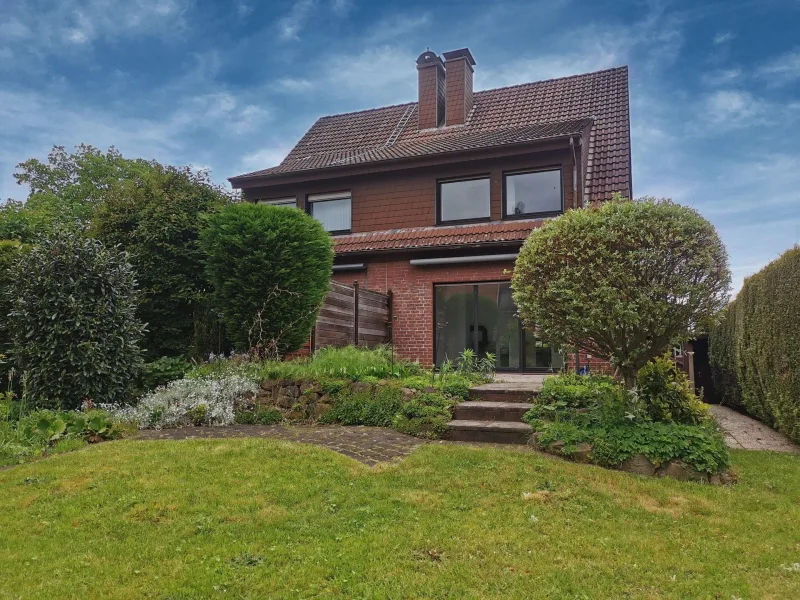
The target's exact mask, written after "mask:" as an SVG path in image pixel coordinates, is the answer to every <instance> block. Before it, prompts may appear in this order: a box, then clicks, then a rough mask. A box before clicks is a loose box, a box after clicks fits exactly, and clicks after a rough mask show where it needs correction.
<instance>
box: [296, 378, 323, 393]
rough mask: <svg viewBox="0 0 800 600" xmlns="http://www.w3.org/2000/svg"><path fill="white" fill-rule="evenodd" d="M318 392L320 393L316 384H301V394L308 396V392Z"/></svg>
mask: <svg viewBox="0 0 800 600" xmlns="http://www.w3.org/2000/svg"><path fill="white" fill-rule="evenodd" d="M317 391H319V390H318V388H317V385H316V384H315V383H309V382H307V381H306V382H305V383H301V384H300V393H301V394H306V393H308V392H317Z"/></svg>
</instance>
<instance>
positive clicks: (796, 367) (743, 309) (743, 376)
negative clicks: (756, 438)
mask: <svg viewBox="0 0 800 600" xmlns="http://www.w3.org/2000/svg"><path fill="white" fill-rule="evenodd" d="M709 354H710V360H711V368H712V376H713V378H714V387H715V389H716V390H717V392H718V394H719V395H720V397H721V398H722V401H723V402H724V403H725V404H728V405H730V406H736V407H739V408H743V409H744V410H746V411H747V412H748V413H750V414H752V415H753V416H755V417H757V418H758V419H760V420H761V421H763V422H765V423H768V424H769V425H772V426H773V427H775V428H776V429H777V430H778V431H781V432H782V433H784V434H786V435H787V436H789V437H790V438H792V439H793V440H795V441H797V442H800V247H795V248H793V249H792V250H789V251H788V252H786V253H785V254H784V255H783V256H781V257H780V258H779V259H777V260H776V261H774V262H772V263H770V264H769V265H767V266H766V267H764V269H762V270H761V271H759V272H758V273H756V274H755V275H753V276H752V277H750V278H748V279H747V280H746V281H745V282H744V286H743V287H742V290H741V291H740V292H739V295H738V296H737V297H736V299H735V300H734V301H733V302H732V303H731V304H730V305H728V306H727V307H726V308H725V310H724V311H723V315H722V320H721V322H720V323H719V325H717V326H716V327H715V328H714V329H713V330H712V331H711V335H710V338H709Z"/></svg>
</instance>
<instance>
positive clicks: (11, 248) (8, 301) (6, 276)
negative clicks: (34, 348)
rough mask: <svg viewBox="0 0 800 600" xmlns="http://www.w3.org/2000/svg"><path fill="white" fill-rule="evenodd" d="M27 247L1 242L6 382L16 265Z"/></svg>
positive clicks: (1, 344)
mask: <svg viewBox="0 0 800 600" xmlns="http://www.w3.org/2000/svg"><path fill="white" fill-rule="evenodd" d="M26 248H27V246H23V245H22V244H20V243H19V242H18V241H16V240H0V380H5V379H6V377H7V375H8V370H9V368H10V367H11V364H12V363H11V346H12V341H11V333H10V331H9V329H8V314H9V313H10V312H11V309H12V308H13V294H12V293H10V292H11V291H12V290H13V289H14V287H15V286H16V282H15V281H14V270H13V267H14V264H15V263H16V261H17V260H18V259H19V257H20V256H22V253H23V252H24V251H25V249H26Z"/></svg>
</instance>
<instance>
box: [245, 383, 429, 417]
mask: <svg viewBox="0 0 800 600" xmlns="http://www.w3.org/2000/svg"><path fill="white" fill-rule="evenodd" d="M379 387H381V384H379V383H378V384H372V383H366V382H361V381H356V382H353V383H349V384H345V386H344V387H343V388H342V390H343V391H344V390H347V391H348V392H349V393H351V394H358V393H364V392H367V393H370V394H372V393H374V392H375V390H376V388H379ZM402 393H403V398H404V400H409V399H411V398H413V397H414V396H416V395H417V394H418V393H420V392H417V391H415V390H411V389H408V388H402ZM268 406H270V407H275V408H278V409H279V410H280V411H281V413H283V416H284V418H286V419H290V420H293V421H316V420H317V419H319V418H320V417H321V416H322V415H324V414H326V413H327V412H328V411H330V410H331V408H332V407H333V398H331V396H330V395H328V394H326V393H325V391H324V390H323V388H322V386H321V385H320V384H318V383H314V382H310V381H279V380H267V381H264V382H262V383H261V386H260V389H259V391H258V392H257V393H256V394H253V395H250V396H248V397H245V398H243V399H241V400H239V401H237V405H236V407H235V409H236V410H237V411H254V410H256V409H258V408H264V407H268Z"/></svg>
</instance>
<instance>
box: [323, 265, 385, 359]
mask: <svg viewBox="0 0 800 600" xmlns="http://www.w3.org/2000/svg"><path fill="white" fill-rule="evenodd" d="M391 313H392V299H391V292H389V294H381V293H379V292H373V291H371V290H362V289H360V288H359V286H358V283H357V282H356V283H354V284H353V285H345V284H343V283H339V282H338V281H331V285H330V291H329V292H328V296H327V297H326V298H325V303H324V304H323V305H322V309H321V310H320V312H319V317H318V318H317V324H316V325H315V327H314V333H313V336H312V340H311V348H312V351H313V350H316V349H317V348H324V347H325V346H347V345H349V344H353V345H355V346H367V347H372V346H377V345H378V344H384V343H387V342H390V341H391V318H392V315H391Z"/></svg>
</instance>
